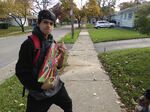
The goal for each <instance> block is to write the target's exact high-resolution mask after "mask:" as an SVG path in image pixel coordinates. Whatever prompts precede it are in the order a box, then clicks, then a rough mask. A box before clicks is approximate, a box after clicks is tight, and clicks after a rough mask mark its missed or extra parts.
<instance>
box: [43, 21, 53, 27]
mask: <svg viewBox="0 0 150 112" xmlns="http://www.w3.org/2000/svg"><path fill="white" fill-rule="evenodd" d="M43 23H44V24H50V25H51V26H53V25H54V23H53V22H52V21H51V22H50V21H46V20H43Z"/></svg>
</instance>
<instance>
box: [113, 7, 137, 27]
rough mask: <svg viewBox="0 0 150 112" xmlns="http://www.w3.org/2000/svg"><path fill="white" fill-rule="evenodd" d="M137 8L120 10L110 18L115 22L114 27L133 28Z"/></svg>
mask: <svg viewBox="0 0 150 112" xmlns="http://www.w3.org/2000/svg"><path fill="white" fill-rule="evenodd" d="M138 7H139V6H135V7H131V8H127V9H124V10H121V11H119V12H117V13H115V14H114V15H112V16H111V20H112V21H115V22H116V25H117V26H119V27H126V28H133V27H134V20H135V13H136V11H137V10H138Z"/></svg>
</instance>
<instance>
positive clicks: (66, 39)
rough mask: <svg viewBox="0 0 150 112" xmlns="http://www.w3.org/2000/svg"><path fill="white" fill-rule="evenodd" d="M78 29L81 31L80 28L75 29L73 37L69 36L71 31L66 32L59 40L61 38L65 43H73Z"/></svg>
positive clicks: (77, 34)
mask: <svg viewBox="0 0 150 112" xmlns="http://www.w3.org/2000/svg"><path fill="white" fill-rule="evenodd" d="M80 31H81V30H80V29H75V31H74V37H73V39H72V37H71V33H68V34H66V35H65V37H63V38H62V39H61V40H60V41H59V42H61V41H62V40H63V41H64V42H65V43H67V44H74V43H75V42H76V40H77V38H78V36H79V33H80Z"/></svg>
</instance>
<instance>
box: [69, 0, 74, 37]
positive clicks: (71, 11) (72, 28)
mask: <svg viewBox="0 0 150 112" xmlns="http://www.w3.org/2000/svg"><path fill="white" fill-rule="evenodd" d="M70 6H71V7H70V9H71V10H70V16H71V37H72V39H73V36H74V19H73V0H70Z"/></svg>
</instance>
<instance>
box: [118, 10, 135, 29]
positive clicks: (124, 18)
mask: <svg viewBox="0 0 150 112" xmlns="http://www.w3.org/2000/svg"><path fill="white" fill-rule="evenodd" d="M120 27H129V28H133V27H134V11H127V12H125V13H122V14H121V16H120Z"/></svg>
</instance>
